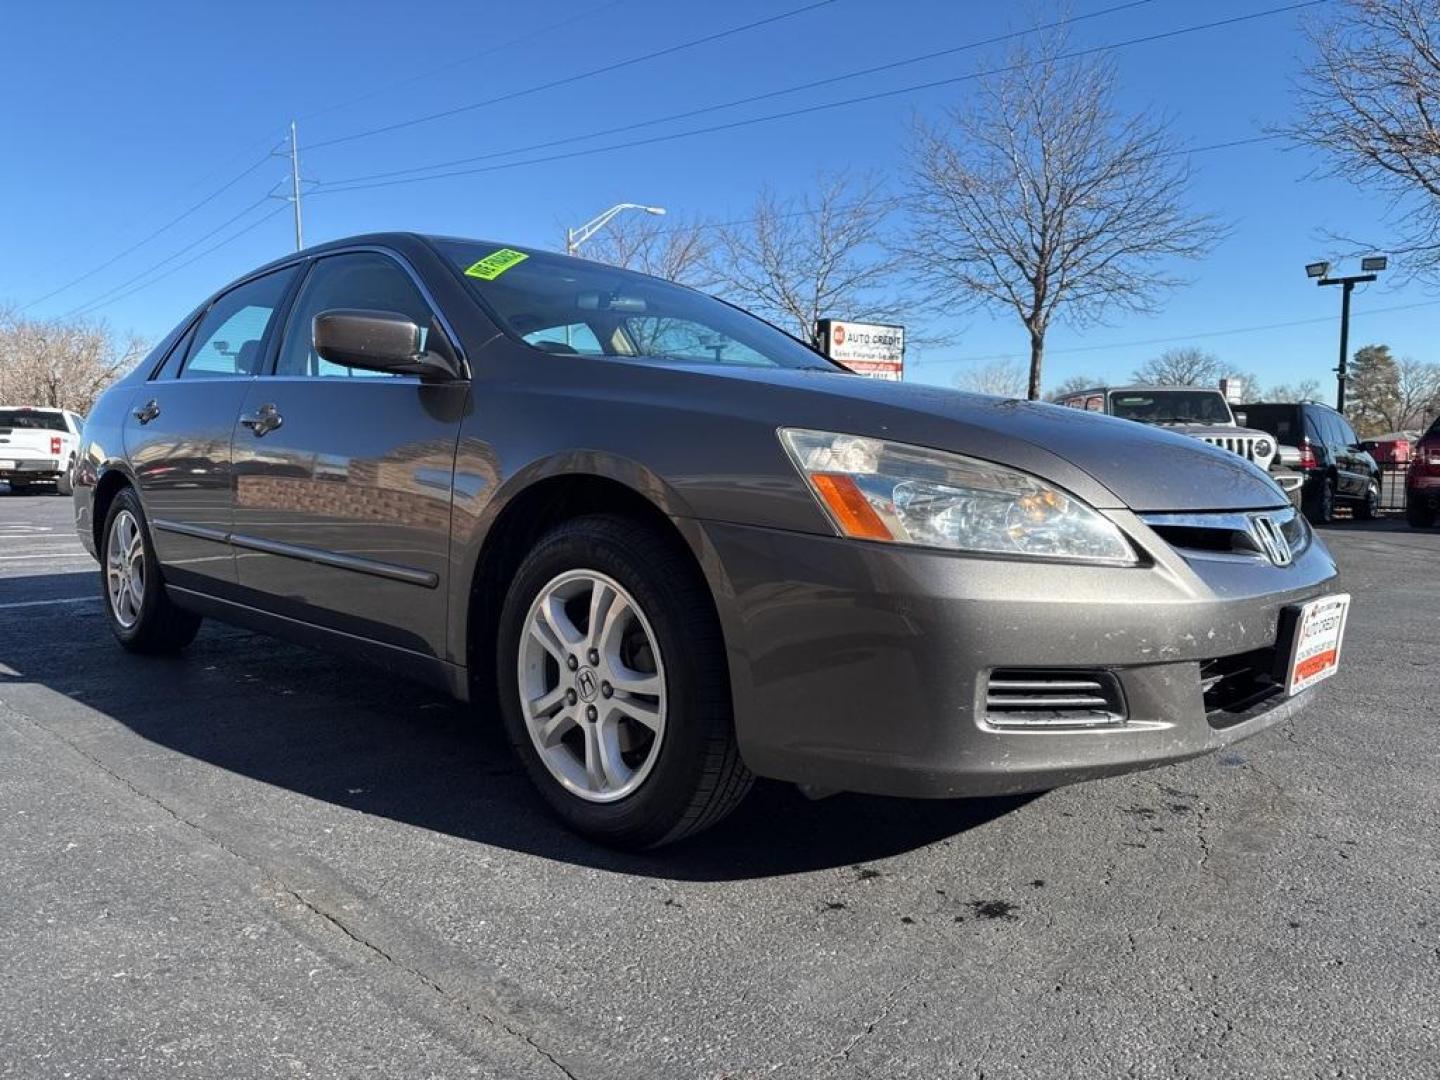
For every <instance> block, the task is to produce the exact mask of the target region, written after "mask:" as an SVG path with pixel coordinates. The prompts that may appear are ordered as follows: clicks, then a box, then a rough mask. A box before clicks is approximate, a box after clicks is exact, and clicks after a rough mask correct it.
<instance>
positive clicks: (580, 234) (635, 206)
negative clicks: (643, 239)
mask: <svg viewBox="0 0 1440 1080" xmlns="http://www.w3.org/2000/svg"><path fill="white" fill-rule="evenodd" d="M626 210H639V211H641V212H642V213H646V214H654V215H656V216H657V217H658V216H661V215H663V214H664V213H665V208H664V207H663V206H645V205H643V204H641V203H633V202H625V203H617V204H616V205H615V206H612V207H610V209H609V210H606V211H605V212H604V213H602V214H596V215H595V216H594V217H593V218H591V219H590V220H589V221H587V222H586V223H585V224H584V225H581V226H580V227H579V228H578V229H566V230H565V254H566V255H574V254H575V253H577V252H578V251H579V250H580V245H581V244H583V243H585V241H586V240H589V239H590V238H591V237H592V236H594V235H595V234H596V233H598V232H599V231H600V230H601V229H603V228H604V227H605V226H606V225H609V224H610V222H611V221H612V220H613V219H614V218H615V217H616V216H617V215H619V214H623V213H624V212H625V211H626Z"/></svg>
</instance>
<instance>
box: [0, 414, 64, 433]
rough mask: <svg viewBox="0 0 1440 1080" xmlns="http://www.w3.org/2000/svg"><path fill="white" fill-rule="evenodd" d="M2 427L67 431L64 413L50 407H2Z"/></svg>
mask: <svg viewBox="0 0 1440 1080" xmlns="http://www.w3.org/2000/svg"><path fill="white" fill-rule="evenodd" d="M0 428H9V429H10V430H12V431H13V430H14V429H15V428H25V429H28V430H31V431H66V430H68V429H67V428H66V427H65V416H64V414H63V413H58V412H51V411H49V410H48V409H0Z"/></svg>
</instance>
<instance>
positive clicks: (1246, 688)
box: [1200, 647, 1285, 727]
mask: <svg viewBox="0 0 1440 1080" xmlns="http://www.w3.org/2000/svg"><path fill="white" fill-rule="evenodd" d="M1200 689H1201V691H1202V692H1203V694H1204V698H1205V715H1206V717H1208V719H1209V721H1210V726H1211V727H1227V726H1229V725H1230V724H1238V723H1239V722H1240V721H1241V720H1244V719H1246V717H1247V716H1248V714H1250V713H1251V712H1252V711H1253V710H1254V709H1255V707H1256V706H1257V705H1260V704H1261V703H1263V702H1265V701H1267V700H1268V699H1270V698H1272V697H1275V696H1276V695H1278V694H1281V693H1283V692H1284V690H1285V687H1284V686H1282V685H1281V683H1280V680H1279V679H1277V678H1276V677H1275V649H1274V648H1273V647H1271V648H1266V649H1255V650H1252V651H1251V652H1246V653H1236V654H1235V655H1234V656H1220V657H1216V658H1215V659H1213V660H1203V661H1201V663H1200Z"/></svg>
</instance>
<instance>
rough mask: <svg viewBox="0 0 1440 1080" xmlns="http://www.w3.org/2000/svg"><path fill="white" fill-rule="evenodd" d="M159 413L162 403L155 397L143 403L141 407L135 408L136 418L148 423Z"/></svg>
mask: <svg viewBox="0 0 1440 1080" xmlns="http://www.w3.org/2000/svg"><path fill="white" fill-rule="evenodd" d="M159 415H160V403H159V402H158V401H156V400H155V399H154V398H151V399H150V400H149V401H147V402H146V403H145V404H144V405H141V406H140V408H138V409H136V410H135V419H136V420H139V421H140V423H142V424H148V423H149V422H150V421H151V420H154V419H155V418H156V417H157V416H159Z"/></svg>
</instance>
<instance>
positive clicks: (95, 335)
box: [0, 309, 146, 413]
mask: <svg viewBox="0 0 1440 1080" xmlns="http://www.w3.org/2000/svg"><path fill="white" fill-rule="evenodd" d="M145 348H146V347H145V344H144V342H142V341H141V340H140V339H139V338H136V337H135V336H134V335H131V336H129V337H128V338H125V339H123V340H118V339H116V338H115V336H114V335H112V334H111V332H110V330H109V329H108V328H107V327H106V326H105V325H104V324H103V323H91V322H86V321H83V320H72V321H69V322H66V321H63V320H59V319H55V320H50V321H43V320H38V319H28V318H24V317H22V316H21V315H19V314H18V313H17V312H15V311H14V310H9V309H7V310H0V402H4V403H5V404H9V405H44V406H49V407H51V408H57V409H72V410H74V411H75V412H78V413H86V412H89V411H90V406H91V404H92V403H93V402H94V400H95V398H96V397H97V396H98V395H99V393H100V391H101V390H103V389H105V387H107V386H109V385H110V383H111V382H113V381H114V380H115V379H116V378H118V377H119V376H120V375H121V374H123V373H124V372H125V371H128V370H129V369H130V367H131V366H132V365H133V364H134V363H135V362H136V361H137V360H138V359H139V358H140V357H141V356H143V355H144V353H145Z"/></svg>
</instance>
